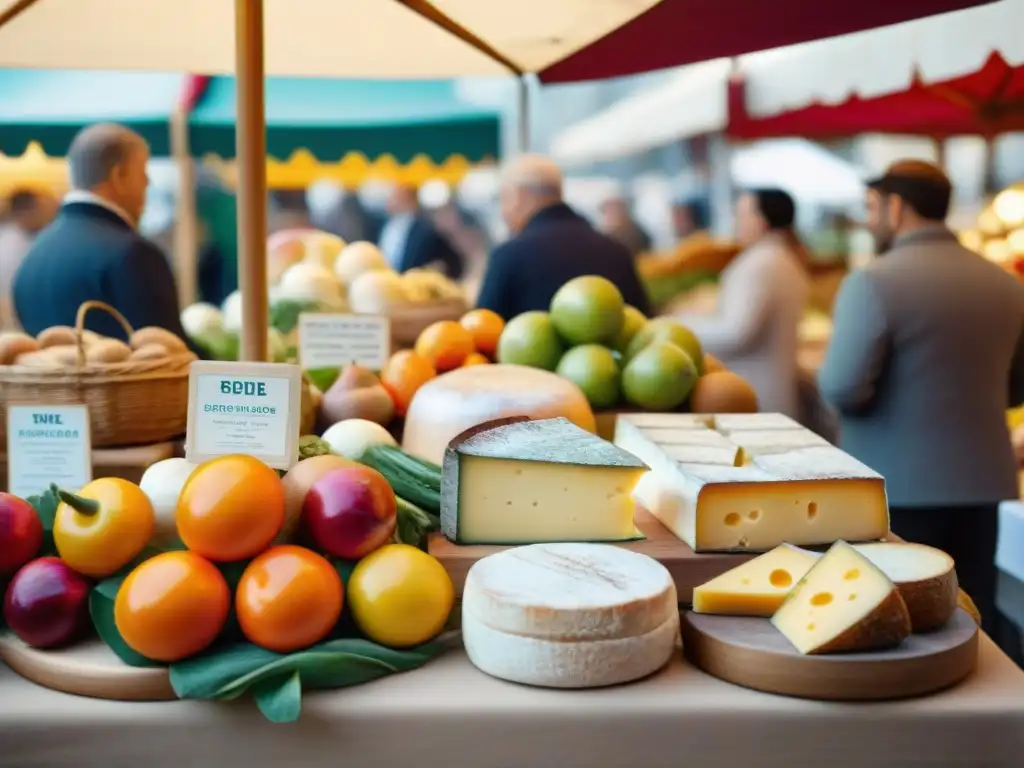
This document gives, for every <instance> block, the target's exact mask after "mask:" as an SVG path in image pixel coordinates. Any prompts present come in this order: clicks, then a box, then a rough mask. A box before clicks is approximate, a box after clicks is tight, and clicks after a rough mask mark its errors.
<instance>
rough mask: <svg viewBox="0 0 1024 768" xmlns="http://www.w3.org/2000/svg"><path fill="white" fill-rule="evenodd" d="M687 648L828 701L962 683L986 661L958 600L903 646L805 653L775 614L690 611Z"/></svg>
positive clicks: (748, 681) (698, 662)
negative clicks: (940, 622) (940, 621)
mask: <svg viewBox="0 0 1024 768" xmlns="http://www.w3.org/2000/svg"><path fill="white" fill-rule="evenodd" d="M682 629H683V652H684V653H685V654H686V658H687V659H689V660H690V662H691V663H693V664H694V665H695V666H697V667H698V668H699V669H702V670H704V671H705V672H707V673H708V674H710V675H714V676H715V677H718V678H720V679H722V680H726V681H728V682H730V683H735V684H736V685H742V686H744V687H745V688H753V689H755V690H758V691H765V692H766V693H778V694H783V695H786V696H798V697H800V698H804V699H821V700H826V701H881V700H886V699H904V698H911V697H913V696H922V695H924V694H928V693H934V692H936V691H939V690H942V689H943V688H948V687H949V686H951V685H954V684H956V683H958V682H960V681H961V680H963V679H964V678H965V677H967V676H968V675H969V674H971V672H973V671H974V667H975V665H976V664H977V661H978V626H977V624H975V623H974V620H973V619H972V618H971V617H970V616H969V615H968V614H967V613H966V612H965V611H964V610H963V609H960V608H958V609H957V611H956V613H955V614H954V615H953V618H952V619H951V620H950V622H949V623H948V624H947V625H946V626H945V627H943V628H942V629H940V630H939V631H937V632H931V633H928V634H922V635H912V636H911V637H910V638H908V639H907V640H906V641H904V642H903V644H902V645H900V646H899V647H898V648H893V649H891V650H885V651H872V652H870V653H847V654H833V655H821V656H804V655H803V654H801V653H800V652H799V651H797V650H796V649H795V648H794V647H793V646H792V645H791V644H790V642H789V641H788V640H787V639H786V638H785V637H784V636H783V635H782V633H780V632H779V631H778V630H777V629H775V627H773V626H772V624H771V622H770V621H769V620H768V619H758V618H746V617H738V616H709V615H705V614H698V613H693V612H692V611H687V612H685V613H684V614H683V622H682Z"/></svg>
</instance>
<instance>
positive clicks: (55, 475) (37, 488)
mask: <svg viewBox="0 0 1024 768" xmlns="http://www.w3.org/2000/svg"><path fill="white" fill-rule="evenodd" d="M7 470H8V483H7V485H8V487H9V488H10V491H11V493H13V494H14V495H15V496H21V497H23V498H24V497H25V496H31V495H33V494H36V493H41V492H42V491H44V490H46V489H47V488H48V487H49V486H50V483H56V484H57V485H59V486H61V487H62V488H68V489H70V490H78V489H79V488H81V487H82V486H83V485H85V484H86V483H88V482H89V481H90V480H91V479H92V445H91V443H90V438H89V409H88V408H86V407H85V406H84V405H61V406H56V405H55V406H46V405H9V406H8V407H7Z"/></svg>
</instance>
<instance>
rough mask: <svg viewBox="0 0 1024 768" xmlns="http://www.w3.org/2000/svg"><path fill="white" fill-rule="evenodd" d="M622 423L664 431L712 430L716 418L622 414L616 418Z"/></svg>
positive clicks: (705, 415) (706, 415)
mask: <svg viewBox="0 0 1024 768" xmlns="http://www.w3.org/2000/svg"><path fill="white" fill-rule="evenodd" d="M620 421H628V422H629V423H630V424H635V425H636V426H638V427H659V428H664V429H712V428H713V427H714V426H715V417H714V416H713V415H711V414H709V413H621V414H619V415H618V417H617V418H616V422H620Z"/></svg>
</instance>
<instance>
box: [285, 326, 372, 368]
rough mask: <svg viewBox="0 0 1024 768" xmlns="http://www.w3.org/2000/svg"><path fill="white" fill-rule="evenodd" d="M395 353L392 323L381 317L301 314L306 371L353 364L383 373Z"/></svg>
mask: <svg viewBox="0 0 1024 768" xmlns="http://www.w3.org/2000/svg"><path fill="white" fill-rule="evenodd" d="M390 354H391V323H390V322H389V320H388V318H387V317H384V316H381V315H333V314H317V313H303V314H301V315H299V363H300V365H301V367H302V369H303V370H305V371H314V370H318V369H320V368H340V367H342V366H345V365H349V364H350V363H355V364H356V365H361V366H363V367H364V368H369V369H370V370H371V371H379V370H381V369H382V368H383V367H384V364H385V363H386V362H387V359H388V356H389V355H390Z"/></svg>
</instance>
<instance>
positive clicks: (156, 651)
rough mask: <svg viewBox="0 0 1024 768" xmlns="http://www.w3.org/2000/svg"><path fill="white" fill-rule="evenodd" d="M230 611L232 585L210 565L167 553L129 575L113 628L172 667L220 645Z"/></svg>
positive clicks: (146, 653)
mask: <svg viewBox="0 0 1024 768" xmlns="http://www.w3.org/2000/svg"><path fill="white" fill-rule="evenodd" d="M230 608H231V590H230V589H229V588H228V583H227V581H226V580H225V579H224V576H223V575H222V574H221V572H220V571H218V570H217V568H216V567H215V566H214V565H213V564H212V563H211V562H210V561H209V560H206V559H204V558H203V557H200V556H199V555H197V554H196V553H195V552H164V553H163V554H160V555H157V556H156V557H151V558H150V559H149V560H146V561H145V562H144V563H142V564H141V565H139V566H138V567H137V568H136V569H135V570H134V571H132V572H131V573H130V574H128V577H127V578H126V579H125V580H124V582H123V583H122V584H121V588H120V589H119V590H118V591H117V598H116V599H115V600H114V623H115V624H116V625H117V631H118V632H120V633H121V637H123V638H124V641H125V642H126V643H127V644H128V647H129V648H131V649H132V650H133V651H135V652H136V653H141V654H142V655H143V656H145V657H146V658H147V659H152V660H153V661H162V662H165V663H171V662H174V661H180V660H181V659H187V658H188V657H189V656H194V655H195V654H197V653H199V652H200V651H203V650H204V649H206V648H207V647H208V646H209V645H210V644H211V643H212V642H213V641H214V640H216V639H217V635H219V634H220V631H221V630H222V629H223V628H224V624H225V622H226V621H227V618H228V611H229V610H230Z"/></svg>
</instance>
